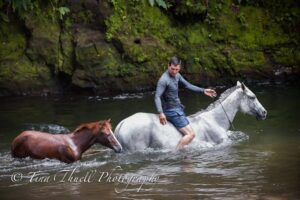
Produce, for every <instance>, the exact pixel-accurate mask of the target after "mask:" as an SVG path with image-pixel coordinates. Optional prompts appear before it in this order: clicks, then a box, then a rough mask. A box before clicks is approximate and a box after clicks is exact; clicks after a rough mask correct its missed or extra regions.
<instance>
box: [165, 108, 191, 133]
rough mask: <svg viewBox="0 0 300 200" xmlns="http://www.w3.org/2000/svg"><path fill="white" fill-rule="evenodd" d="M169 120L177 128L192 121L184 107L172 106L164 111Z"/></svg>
mask: <svg viewBox="0 0 300 200" xmlns="http://www.w3.org/2000/svg"><path fill="white" fill-rule="evenodd" d="M164 114H165V115H166V117H167V120H168V121H169V122H171V123H172V124H173V125H174V126H175V127H176V128H178V129H179V128H183V127H185V126H187V125H188V124H189V123H190V122H189V121H188V119H187V117H186V115H185V113H184V112H183V109H182V108H172V109H168V110H165V111H164Z"/></svg>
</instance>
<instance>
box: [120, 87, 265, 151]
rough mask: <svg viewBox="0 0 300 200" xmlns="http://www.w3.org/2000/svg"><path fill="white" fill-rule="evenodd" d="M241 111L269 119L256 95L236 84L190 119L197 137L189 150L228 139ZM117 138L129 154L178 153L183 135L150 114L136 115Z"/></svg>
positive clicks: (125, 123)
mask: <svg viewBox="0 0 300 200" xmlns="http://www.w3.org/2000/svg"><path fill="white" fill-rule="evenodd" d="M222 106H223V108H224V109H223V108H222ZM224 110H225V112H226V114H227V115H228V118H227V116H226V114H225V112H224ZM238 111H241V112H243V113H247V114H250V115H253V116H255V117H256V118H258V119H265V118H266V115H267V111H266V110H265V108H264V107H263V106H262V105H261V104H260V102H259V101H258V99H257V98H256V96H255V94H254V93H253V92H251V90H249V89H248V88H247V87H246V86H245V85H244V84H241V83H240V82H237V85H236V86H234V87H232V88H230V89H228V90H226V91H225V92H224V93H223V94H222V95H221V97H220V98H219V100H217V101H215V102H214V103H213V104H211V105H210V106H209V107H208V108H207V109H206V110H204V111H200V112H198V113H196V114H194V115H191V116H189V117H188V119H189V121H190V125H191V126H192V128H193V129H194V131H195V133H196V137H195V138H194V140H193V141H192V143H191V144H190V145H189V146H192V145H198V146H199V144H202V145H206V146H212V145H215V144H219V143H222V142H223V141H224V140H226V139H228V134H227V131H228V129H229V127H230V122H232V121H233V119H234V117H235V115H236V113H237V112H238ZM229 121H230V122H229ZM115 135H116V137H117V138H118V140H119V141H120V143H121V145H122V147H123V148H124V149H125V150H129V151H137V150H144V149H145V148H148V147H151V148H166V149H175V147H176V145H177V144H178V141H179V140H180V139H181V138H182V135H181V134H180V132H179V131H178V130H177V129H176V128H175V127H174V126H173V125H172V124H171V123H169V122H168V123H167V124H166V125H162V124H160V122H159V117H158V115H157V114H151V113H136V114H134V115H132V116H130V117H128V118H126V119H124V120H122V121H121V122H120V123H119V124H118V125H117V127H116V129H115Z"/></svg>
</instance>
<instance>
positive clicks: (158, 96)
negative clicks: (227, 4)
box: [154, 79, 166, 113]
mask: <svg viewBox="0 0 300 200" xmlns="http://www.w3.org/2000/svg"><path fill="white" fill-rule="evenodd" d="M165 90H166V82H165V81H164V80H162V79H159V81H158V83H157V86H156V92H155V97H154V101H155V106H156V110H157V112H158V113H162V112H163V109H162V103H161V96H162V94H163V93H164V91H165Z"/></svg>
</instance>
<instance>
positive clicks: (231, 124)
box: [213, 97, 235, 130]
mask: <svg viewBox="0 0 300 200" xmlns="http://www.w3.org/2000/svg"><path fill="white" fill-rule="evenodd" d="M213 98H215V97H213ZM217 101H219V103H220V104H221V106H222V109H223V111H224V113H225V115H226V117H227V119H228V121H229V123H230V126H231V127H232V129H233V130H235V128H234V126H233V123H232V122H231V121H230V119H229V117H228V115H227V112H226V111H225V109H224V107H223V104H222V102H221V101H220V99H218V100H217Z"/></svg>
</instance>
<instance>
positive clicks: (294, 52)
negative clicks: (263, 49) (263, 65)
mask: <svg viewBox="0 0 300 200" xmlns="http://www.w3.org/2000/svg"><path fill="white" fill-rule="evenodd" d="M273 59H274V61H275V62H276V63H278V64H281V65H287V66H299V65H300V50H299V49H294V48H279V49H277V50H276V51H275V52H274V54H273Z"/></svg>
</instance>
